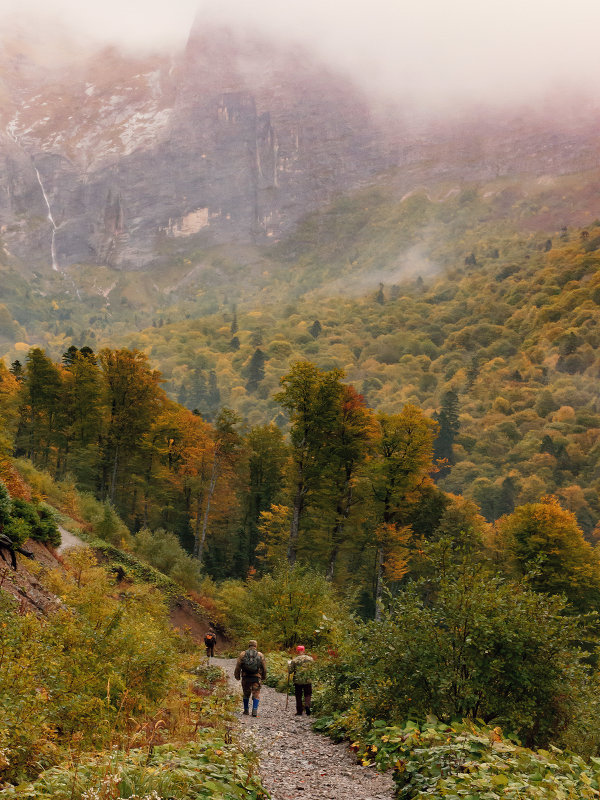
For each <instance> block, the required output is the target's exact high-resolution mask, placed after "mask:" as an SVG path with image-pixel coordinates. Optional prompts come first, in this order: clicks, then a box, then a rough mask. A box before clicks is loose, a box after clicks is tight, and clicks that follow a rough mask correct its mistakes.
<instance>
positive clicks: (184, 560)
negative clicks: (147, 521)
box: [133, 528, 201, 591]
mask: <svg viewBox="0 0 600 800" xmlns="http://www.w3.org/2000/svg"><path fill="white" fill-rule="evenodd" d="M133 552H134V553H135V554H136V555H137V556H138V557H139V558H141V559H143V560H144V561H146V562H147V563H148V564H151V565H152V566H153V567H154V568H155V569H158V570H160V572H162V573H164V574H165V575H168V576H169V577H170V578H172V579H173V580H174V581H176V582H177V583H179V584H180V585H181V586H183V587H185V588H186V589H191V590H196V591H198V589H199V588H200V581H201V576H200V567H199V564H198V561H196V560H195V559H193V558H192V557H191V556H190V555H189V554H188V553H186V551H185V550H184V549H183V547H182V546H181V544H180V542H179V539H178V538H177V536H176V535H175V534H174V533H170V532H169V531H164V530H162V529H159V530H157V531H154V532H152V531H149V530H148V529H147V528H143V529H142V530H141V531H139V533H137V534H136V535H135V536H134V539H133Z"/></svg>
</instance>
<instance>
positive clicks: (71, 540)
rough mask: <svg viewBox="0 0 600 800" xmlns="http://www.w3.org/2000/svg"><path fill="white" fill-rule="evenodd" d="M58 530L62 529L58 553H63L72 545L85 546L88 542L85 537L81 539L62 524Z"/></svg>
mask: <svg viewBox="0 0 600 800" xmlns="http://www.w3.org/2000/svg"><path fill="white" fill-rule="evenodd" d="M58 530H59V531H60V537H61V541H60V544H59V546H58V547H57V548H56V550H57V552H58V553H63V552H64V551H65V550H68V549H69V548H71V547H85V546H86V544H85V542H84V541H83V539H80V538H79V537H78V536H75V534H73V533H69V531H68V530H67V529H66V528H63V527H62V525H59V526H58Z"/></svg>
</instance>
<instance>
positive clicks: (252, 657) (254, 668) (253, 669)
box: [242, 647, 261, 675]
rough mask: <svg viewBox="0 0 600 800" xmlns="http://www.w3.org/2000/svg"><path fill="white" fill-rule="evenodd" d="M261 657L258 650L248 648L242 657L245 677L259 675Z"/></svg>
mask: <svg viewBox="0 0 600 800" xmlns="http://www.w3.org/2000/svg"><path fill="white" fill-rule="evenodd" d="M260 663H261V662H260V656H259V655H258V650H255V649H254V648H253V647H250V648H248V650H246V651H245V653H244V655H243V656H242V670H243V672H244V674H245V675H257V674H258V672H259V670H260Z"/></svg>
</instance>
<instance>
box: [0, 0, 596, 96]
mask: <svg viewBox="0 0 600 800" xmlns="http://www.w3.org/2000/svg"><path fill="white" fill-rule="evenodd" d="M214 6H219V9H220V10H219V11H218V12H217V11H215V10H214ZM49 7H51V8H52V10H53V13H54V14H56V15H57V16H58V17H59V18H60V20H61V23H62V24H64V25H70V26H72V27H73V28H75V29H76V30H78V31H82V32H85V33H86V34H87V35H91V36H95V37H98V36H101V37H102V38H103V39H105V40H112V41H118V42H120V43H122V44H126V45H129V46H130V47H140V46H141V47H144V48H154V47H169V48H172V47H177V46H181V45H182V44H183V43H184V42H185V39H186V36H187V33H188V31H189V28H190V25H191V23H192V21H193V19H194V17H195V16H196V14H199V15H200V17H201V18H206V19H214V18H215V15H217V16H218V18H219V19H222V20H225V21H228V20H235V21H236V22H237V23H240V24H242V25H244V24H250V25H253V26H254V27H256V28H258V29H260V30H263V31H264V32H266V33H269V34H276V35H277V36H278V37H279V38H280V39H281V38H282V37H284V38H285V39H288V38H292V39H293V38H299V39H300V40H301V41H303V42H308V43H310V44H311V45H312V46H313V47H314V48H316V50H317V51H318V52H319V53H320V54H321V55H324V56H325V57H326V58H329V59H330V60H331V61H333V62H334V63H335V64H338V65H339V66H341V67H343V68H344V69H349V70H351V71H353V72H354V74H355V75H356V76H357V77H359V78H360V79H361V80H362V81H364V82H365V83H366V84H367V85H371V86H379V87H380V88H384V89H385V90H386V91H387V92H388V93H389V94H391V95H394V94H398V95H399V96H406V95H412V96H413V97H416V98H421V99H423V101H424V102H425V103H429V102H431V101H432V100H442V101H444V102H453V101H455V100H459V101H460V100H463V99H475V100H490V99H491V98H492V97H499V98H500V99H501V100H504V99H511V98H513V97H516V98H518V99H525V100H527V99H529V98H531V97H534V96H536V95H539V94H540V93H545V92H547V91H549V90H554V89H556V88H561V89H562V88H567V89H569V88H570V86H571V85H575V86H579V87H580V88H582V89H584V90H587V89H589V88H592V89H593V90H595V91H597V92H598V94H600V86H598V88H597V89H596V86H597V84H598V83H599V82H600V47H599V46H598V44H597V41H596V40H597V37H598V30H599V29H600V3H599V2H598V0H570V2H564V0H562V1H561V2H558V1H557V0H412V2H407V1H406V0H368V2H367V0H361V2H357V0H296V2H290V1H289V0H287V1H286V0H279V1H278V2H276V1H275V0H251V2H250V1H249V0H214V2H212V3H210V4H209V3H206V2H202V1H200V2H199V0H52V2H51V3H48V2H47V0H0V11H1V12H3V13H4V15H5V16H10V15H12V14H15V13H16V12H17V11H23V10H27V11H29V12H33V14H34V17H33V19H34V20H40V18H41V17H40V15H41V14H47V13H48V8H49ZM36 24H38V25H39V24H40V23H39V22H37V23H36ZM45 24H46V23H44V25H45ZM46 30H49V28H46Z"/></svg>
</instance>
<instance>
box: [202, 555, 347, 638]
mask: <svg viewBox="0 0 600 800" xmlns="http://www.w3.org/2000/svg"><path fill="white" fill-rule="evenodd" d="M217 602H218V604H219V606H220V607H221V609H222V611H223V613H224V614H225V617H226V619H227V626H228V630H229V632H230V633H231V635H232V636H233V637H234V638H236V639H238V640H240V641H243V640H244V639H245V638H246V637H248V636H249V635H252V637H253V638H257V639H259V645H260V644H261V642H262V643H263V644H262V646H263V647H264V648H269V647H273V648H278V647H291V646H292V645H295V644H296V643H300V642H301V643H302V644H304V645H306V646H308V647H315V646H318V645H325V644H328V643H329V642H332V641H335V640H337V638H338V636H339V635H340V630H345V629H347V628H348V627H349V626H350V625H351V624H352V620H351V617H350V615H349V613H348V611H347V609H346V608H344V605H343V603H342V602H341V601H340V600H339V599H338V598H337V596H336V594H335V590H334V588H333V587H332V585H331V583H329V582H328V581H327V580H326V579H325V578H324V577H323V576H322V575H320V574H319V573H318V572H316V571H315V570H312V569H310V568H309V567H306V566H303V565H298V564H296V565H295V566H294V567H290V566H289V565H288V564H287V563H284V564H280V565H279V566H277V567H276V569H275V570H274V572H273V573H272V574H270V575H265V576H264V577H263V578H261V579H260V580H250V581H247V582H246V583H241V582H239V581H227V582H225V583H224V584H223V585H222V586H221V587H220V590H219V592H218V594H217Z"/></svg>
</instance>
